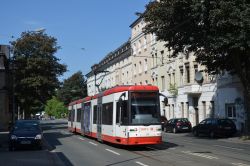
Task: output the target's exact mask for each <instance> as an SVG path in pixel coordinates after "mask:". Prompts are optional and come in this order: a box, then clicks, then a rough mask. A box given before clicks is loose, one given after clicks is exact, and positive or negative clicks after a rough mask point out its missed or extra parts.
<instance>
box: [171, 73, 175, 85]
mask: <svg viewBox="0 0 250 166" xmlns="http://www.w3.org/2000/svg"><path fill="white" fill-rule="evenodd" d="M172 76H173V79H172V80H173V84H175V73H172Z"/></svg>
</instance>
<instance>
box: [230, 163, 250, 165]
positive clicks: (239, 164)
mask: <svg viewBox="0 0 250 166" xmlns="http://www.w3.org/2000/svg"><path fill="white" fill-rule="evenodd" d="M232 164H233V165H236V166H249V165H247V164H243V163H232Z"/></svg>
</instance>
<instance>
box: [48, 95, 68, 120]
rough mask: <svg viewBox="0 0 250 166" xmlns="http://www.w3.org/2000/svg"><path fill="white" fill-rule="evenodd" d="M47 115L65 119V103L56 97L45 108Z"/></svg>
mask: <svg viewBox="0 0 250 166" xmlns="http://www.w3.org/2000/svg"><path fill="white" fill-rule="evenodd" d="M45 113H46V114H47V115H49V116H55V117H56V118H64V117H66V115H67V108H66V107H65V106H64V104H63V102H61V101H59V100H58V99H57V98H56V97H55V96H53V97H52V99H50V100H48V101H47V103H46V106H45Z"/></svg>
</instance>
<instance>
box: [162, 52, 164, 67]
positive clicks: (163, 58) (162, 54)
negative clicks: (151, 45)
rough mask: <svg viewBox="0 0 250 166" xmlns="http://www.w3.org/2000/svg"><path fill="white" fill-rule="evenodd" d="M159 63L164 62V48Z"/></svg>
mask: <svg viewBox="0 0 250 166" xmlns="http://www.w3.org/2000/svg"><path fill="white" fill-rule="evenodd" d="M161 64H164V50H162V51H161Z"/></svg>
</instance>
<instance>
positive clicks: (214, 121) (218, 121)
mask: <svg viewBox="0 0 250 166" xmlns="http://www.w3.org/2000/svg"><path fill="white" fill-rule="evenodd" d="M236 131H237V130H236V126H235V124H234V122H233V121H232V120H231V119H225V118H207V119H205V120H203V121H201V122H200V123H199V124H198V125H197V126H194V127H193V134H194V135H195V136H199V135H200V134H204V135H208V136H210V137H211V138H214V137H215V136H232V135H234V134H235V133H236Z"/></svg>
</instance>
